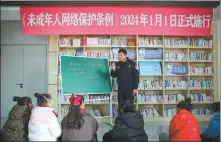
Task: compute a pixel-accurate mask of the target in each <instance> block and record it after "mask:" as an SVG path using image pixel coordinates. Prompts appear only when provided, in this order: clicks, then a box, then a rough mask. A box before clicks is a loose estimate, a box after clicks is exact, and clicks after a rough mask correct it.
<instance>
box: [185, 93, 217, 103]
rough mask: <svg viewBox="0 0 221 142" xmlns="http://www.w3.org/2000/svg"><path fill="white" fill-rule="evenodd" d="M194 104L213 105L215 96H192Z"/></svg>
mask: <svg viewBox="0 0 221 142" xmlns="http://www.w3.org/2000/svg"><path fill="white" fill-rule="evenodd" d="M189 97H190V98H191V101H192V103H212V102H213V96H211V95H208V94H205V93H196V94H190V96H189Z"/></svg>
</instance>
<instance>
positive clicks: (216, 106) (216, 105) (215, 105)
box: [212, 102, 220, 112]
mask: <svg viewBox="0 0 221 142" xmlns="http://www.w3.org/2000/svg"><path fill="white" fill-rule="evenodd" d="M212 109H213V111H214V112H220V102H215V103H213V104H212Z"/></svg>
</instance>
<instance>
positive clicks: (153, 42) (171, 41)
mask: <svg viewBox="0 0 221 142" xmlns="http://www.w3.org/2000/svg"><path fill="white" fill-rule="evenodd" d="M134 43H135V40H134ZM83 44H84V39H83V38H69V37H63V38H60V39H59V40H58V46H73V47H74V46H83ZM111 44H112V46H128V38H126V37H119V38H112V39H111V40H110V38H105V37H87V45H88V46H90V45H92V46H93V45H101V46H110V45H111ZM164 44H165V45H166V46H167V47H188V46H190V47H198V48H200V47H208V48H212V46H213V41H212V40H205V39H199V38H196V39H190V41H188V40H186V39H178V38H165V39H164ZM138 45H139V46H140V47H142V46H143V47H145V46H162V45H163V41H162V40H161V39H157V38H152V37H140V38H139V39H138ZM134 46H135V45H134Z"/></svg>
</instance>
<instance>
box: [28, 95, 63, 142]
mask: <svg viewBox="0 0 221 142" xmlns="http://www.w3.org/2000/svg"><path fill="white" fill-rule="evenodd" d="M34 95H35V97H36V98H37V104H38V106H37V107H35V108H34V109H33V110H32V114H31V118H30V121H29V126H28V129H29V135H28V138H29V141H56V140H57V138H58V137H59V136H60V135H61V129H60V126H59V123H58V120H57V117H56V115H55V113H54V109H53V108H52V105H53V100H52V97H51V95H49V94H39V93H35V94H34Z"/></svg>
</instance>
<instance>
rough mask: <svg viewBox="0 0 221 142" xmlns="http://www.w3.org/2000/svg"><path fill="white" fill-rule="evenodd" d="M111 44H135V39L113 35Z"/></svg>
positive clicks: (125, 45) (123, 45)
mask: <svg viewBox="0 0 221 142" xmlns="http://www.w3.org/2000/svg"><path fill="white" fill-rule="evenodd" d="M111 45H112V46H113V47H127V46H136V39H135V38H127V37H113V38H112V39H111Z"/></svg>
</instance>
